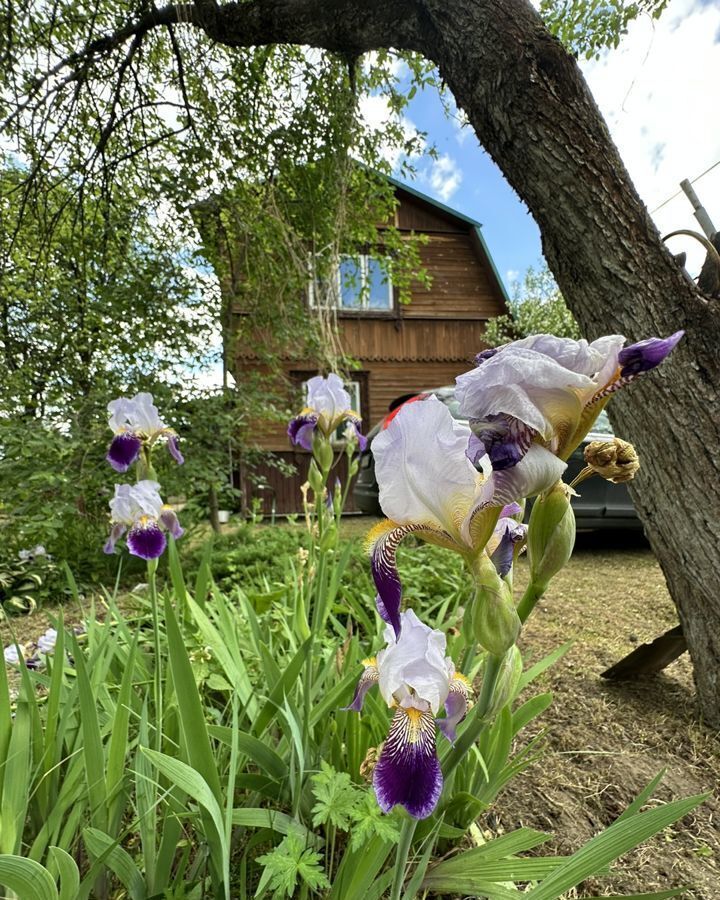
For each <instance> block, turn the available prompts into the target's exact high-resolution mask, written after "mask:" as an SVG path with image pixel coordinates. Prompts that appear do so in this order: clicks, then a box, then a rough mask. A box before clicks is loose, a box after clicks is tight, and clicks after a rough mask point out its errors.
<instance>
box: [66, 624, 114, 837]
mask: <svg viewBox="0 0 720 900" xmlns="http://www.w3.org/2000/svg"><path fill="white" fill-rule="evenodd" d="M73 655H74V657H75V671H76V672H77V684H78V701H79V706H80V724H81V727H82V736H83V753H84V756H85V775H86V779H87V786H88V798H89V801H90V822H91V824H92V825H93V826H94V827H97V828H99V829H100V830H101V831H105V830H106V828H107V792H106V790H105V754H104V751H103V744H102V737H101V734H100V722H99V721H98V715H97V705H96V698H95V696H94V694H93V690H92V687H91V685H90V680H89V678H88V674H87V668H86V666H85V657H84V655H83V652H82V650H81V649H80V647H79V646H78V642H77V640H73Z"/></svg>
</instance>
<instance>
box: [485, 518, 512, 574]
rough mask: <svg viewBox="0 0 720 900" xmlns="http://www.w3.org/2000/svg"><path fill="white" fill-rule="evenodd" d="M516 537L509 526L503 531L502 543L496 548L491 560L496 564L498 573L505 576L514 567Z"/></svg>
mask: <svg viewBox="0 0 720 900" xmlns="http://www.w3.org/2000/svg"><path fill="white" fill-rule="evenodd" d="M516 542H517V541H516V539H515V537H514V536H513V533H512V531H511V530H510V528H509V527H506V528H505V530H504V531H503V535H502V537H501V538H500V543H499V544H498V545H497V547H496V548H495V550H494V552H493V554H492V556H491V557H490V561H491V562H492V564H493V565H494V566H495V569H496V571H497V573H498V575H499V576H500V577H501V578H504V577H505V576H506V575H507V573H508V572H509V571H510V569H512V564H513V551H514V549H515V544H516Z"/></svg>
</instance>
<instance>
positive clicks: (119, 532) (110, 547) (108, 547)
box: [103, 522, 126, 555]
mask: <svg viewBox="0 0 720 900" xmlns="http://www.w3.org/2000/svg"><path fill="white" fill-rule="evenodd" d="M125 529H126V526H125V525H122V524H121V523H120V522H117V523H116V524H115V525H113V527H112V530H111V532H110V537H109V538H108V539H107V541H106V542H105V546H104V547H103V553H107V554H108V555H109V554H110V553H114V552H115V544H117V542H118V541H119V540H120V538H121V537H122V536H123V535H124V534H125Z"/></svg>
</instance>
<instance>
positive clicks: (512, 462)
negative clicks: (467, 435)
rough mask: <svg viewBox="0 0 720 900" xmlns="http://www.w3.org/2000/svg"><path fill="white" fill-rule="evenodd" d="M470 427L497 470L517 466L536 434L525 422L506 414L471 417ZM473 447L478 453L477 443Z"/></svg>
mask: <svg viewBox="0 0 720 900" xmlns="http://www.w3.org/2000/svg"><path fill="white" fill-rule="evenodd" d="M470 428H471V429H472V432H473V434H474V435H475V437H476V438H478V439H479V441H480V443H481V444H482V445H483V447H484V448H485V452H486V453H487V454H488V456H489V457H490V462H491V463H492V467H493V471H495V472H497V471H500V470H502V469H511V468H512V467H513V466H516V465H517V464H518V463H519V462H520V460H521V459H522V458H523V456H525V454H526V453H527V451H528V448H529V447H530V444H531V443H532V439H533V436H534V434H535V432H534V431H533V429H532V428H529V427H528V426H527V425H526V424H525V423H524V422H521V421H519V419H515V418H514V417H512V416H506V415H504V414H499V415H491V416H487V418H485V419H471V420H470ZM473 448H474V449H473V452H475V453H477V448H476V445H475V444H473ZM469 449H470V444H468V450H469ZM468 455H469V454H468Z"/></svg>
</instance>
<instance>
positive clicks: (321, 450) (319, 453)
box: [313, 429, 335, 480]
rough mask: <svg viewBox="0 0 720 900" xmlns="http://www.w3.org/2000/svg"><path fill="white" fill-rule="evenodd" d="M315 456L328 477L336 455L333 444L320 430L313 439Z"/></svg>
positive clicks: (321, 469)
mask: <svg viewBox="0 0 720 900" xmlns="http://www.w3.org/2000/svg"><path fill="white" fill-rule="evenodd" d="M313 456H314V457H315V459H316V461H317V464H318V466H319V467H320V471H321V472H322V473H323V475H324V476H327V474H328V472H329V471H330V469H331V468H332V464H333V459H334V457H335V454H334V453H333V448H332V444H331V443H330V441H329V440H328V439H327V438H326V437H325V435H324V434H322V432H321V431H320V430H319V429H318V430H317V431H316V432H315V436H314V438H313ZM323 480H324V479H323Z"/></svg>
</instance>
